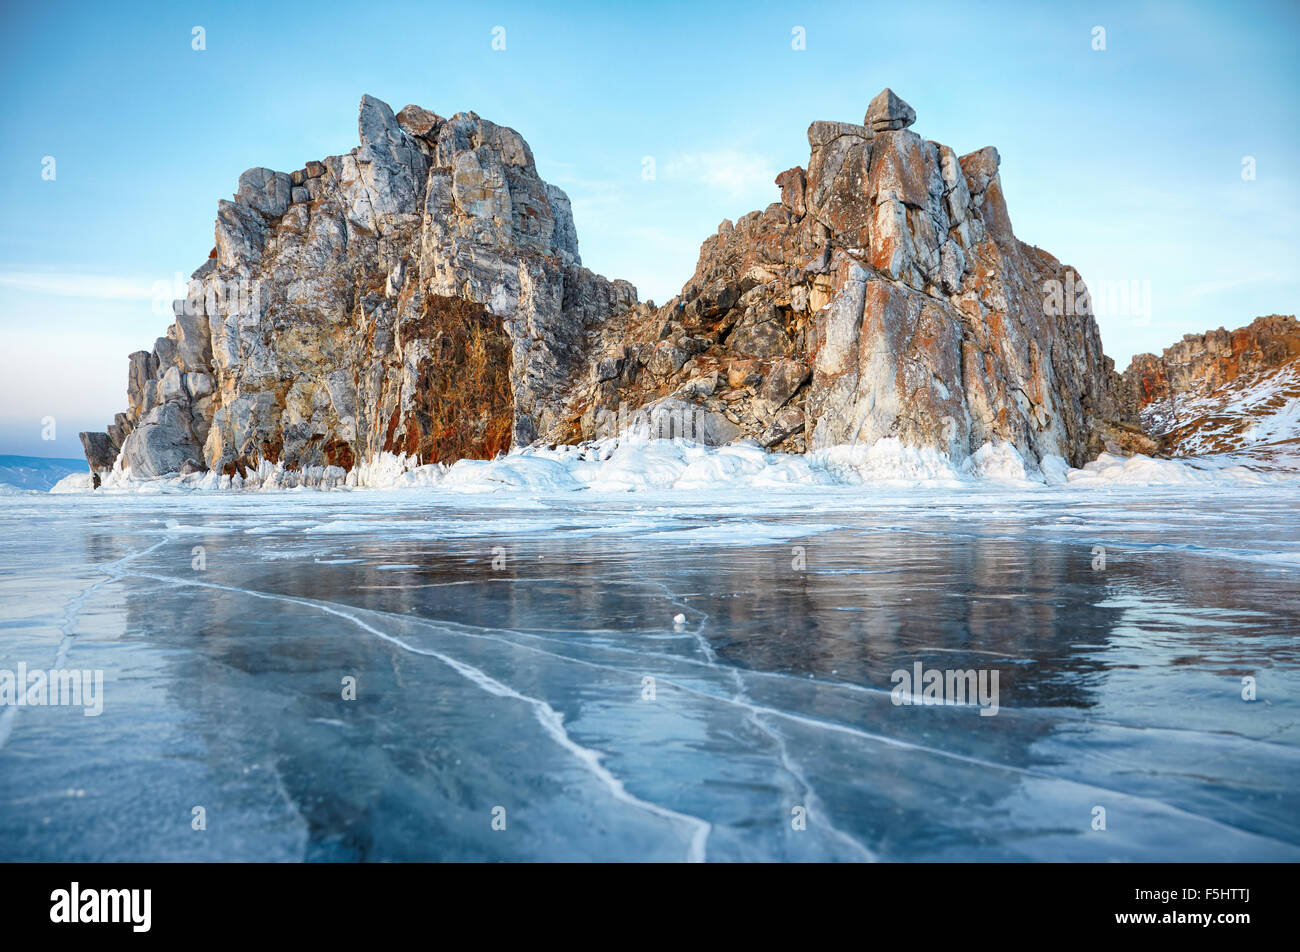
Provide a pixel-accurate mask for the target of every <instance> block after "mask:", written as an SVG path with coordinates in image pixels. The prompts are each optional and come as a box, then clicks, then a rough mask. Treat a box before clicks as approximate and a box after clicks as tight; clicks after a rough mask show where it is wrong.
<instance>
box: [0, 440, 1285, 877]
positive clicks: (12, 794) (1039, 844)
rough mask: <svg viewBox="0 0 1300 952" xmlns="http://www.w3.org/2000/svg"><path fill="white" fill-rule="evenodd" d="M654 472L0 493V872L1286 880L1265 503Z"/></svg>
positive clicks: (1276, 566)
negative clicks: (204, 869) (79, 863)
mask: <svg viewBox="0 0 1300 952" xmlns="http://www.w3.org/2000/svg"><path fill="white" fill-rule="evenodd" d="M661 444H664V445H657V446H656V445H643V446H628V447H609V446H606V447H603V448H598V449H597V450H596V451H594V452H593V451H592V450H591V449H590V448H589V449H588V450H586V451H583V452H579V451H574V450H555V451H542V452H533V453H528V454H515V455H514V456H512V457H508V458H506V459H505V460H498V461H496V462H492V463H478V464H473V465H461V464H458V466H456V467H450V468H447V469H445V470H437V469H436V468H433V469H435V470H436V471H437V472H438V478H436V479H432V478H430V479H429V482H430V485H428V486H426V487H425V488H419V487H416V488H413V489H412V488H408V489H402V490H370V491H364V492H361V491H353V492H303V491H299V490H295V491H278V492H257V493H201V492H193V491H185V490H183V489H178V488H177V487H175V486H172V487H163V489H164V490H165V491H160V492H156V493H154V494H140V493H128V492H123V491H119V492H116V493H112V492H110V493H103V492H98V493H94V494H75V493H74V494H62V495H34V494H26V495H16V496H11V497H8V498H7V499H6V501H5V506H4V507H3V510H0V522H2V528H3V534H2V535H0V606H2V607H3V612H2V613H0V617H2V618H3V622H4V636H3V638H2V639H0V651H2V652H3V658H0V669H10V670H12V669H15V668H16V666H17V665H18V664H19V663H26V664H27V665H29V666H30V667H33V668H36V667H44V668H48V667H51V666H52V665H54V664H55V663H56V662H58V663H59V664H61V665H64V666H66V667H68V668H74V669H98V670H102V671H103V672H104V685H105V687H104V711H103V714H102V715H101V716H99V717H85V716H84V715H83V714H82V712H81V710H80V709H75V708H71V707H24V708H15V707H9V708H6V709H5V710H4V711H3V712H0V858H4V859H72V860H79V859H91V860H94V859H117V860H129V859H141V860H156V859H161V860H168V859H196V860H220V859H272V860H274V859H287V860H296V859H312V860H322V859H369V860H403V859H620V860H671V861H676V860H690V859H701V858H703V859H706V860H738V859H740V860H743V859H777V860H825V859H837V860H851V861H859V860H870V859H883V860H938V859H942V860H959V859H966V860H979V859H995V860H996V859H1034V860H1060V859H1079V860H1111V859H1118V860H1162V859H1179V860H1193V859H1201V860H1230V859H1244V860H1266V859H1268V860H1296V859H1300V782H1298V781H1300V676H1298V674H1297V668H1298V666H1300V644H1298V643H1297V641H1296V632H1297V630H1298V628H1300V625H1298V624H1297V623H1298V622H1300V585H1297V579H1300V574H1298V573H1300V526H1298V525H1297V518H1296V512H1297V511H1300V488H1297V487H1295V486H1294V485H1293V484H1290V483H1287V482H1286V481H1280V480H1279V479H1277V478H1276V474H1267V473H1265V474H1257V475H1262V476H1263V477H1264V478H1265V479H1267V480H1269V481H1268V482H1267V483H1266V484H1264V485H1248V486H1243V485H1241V484H1240V483H1239V482H1238V481H1237V480H1236V479H1235V478H1231V479H1230V478H1227V477H1224V478H1219V477H1217V476H1215V475H1213V472H1212V470H1207V469H1200V470H1197V471H1198V472H1203V473H1205V472H1209V473H1211V476H1210V477H1209V481H1208V482H1198V481H1194V480H1193V481H1191V482H1187V483H1186V484H1180V483H1179V482H1177V481H1176V482H1175V483H1174V484H1173V485H1169V480H1168V479H1167V478H1165V485H1161V486H1155V487H1153V486H1151V485H1149V483H1150V482H1151V480H1152V476H1151V474H1149V473H1140V474H1137V475H1132V476H1126V475H1124V474H1120V475H1119V476H1117V477H1115V478H1107V477H1105V476H1103V475H1101V474H1103V473H1105V472H1106V471H1107V470H1108V469H1109V468H1110V467H1113V466H1128V465H1131V464H1128V463H1122V462H1119V461H1111V460H1103V461H1101V463H1100V464H1099V465H1098V466H1097V467H1095V468H1094V469H1091V470H1085V471H1084V472H1085V473H1089V474H1093V475H1086V476H1082V477H1080V476H1079V475H1078V474H1077V472H1075V473H1070V474H1068V475H1069V476H1073V477H1074V478H1073V479H1071V480H1070V481H1069V482H1068V483H1066V484H1062V485H1050V486H1049V485H1046V484H1045V483H1044V482H1041V481H1039V480H1042V479H1044V478H1048V479H1053V476H1055V479H1053V482H1054V483H1060V482H1061V477H1062V476H1063V475H1065V474H1064V473H1063V470H1062V468H1061V467H1059V466H1058V467H1056V468H1055V469H1052V470H1051V471H1050V472H1047V471H1048V470H1049V469H1051V468H1050V467H1047V466H1045V467H1044V468H1043V469H1044V471H1045V472H1046V477H1044V475H1043V474H1041V473H1040V474H1035V473H1031V472H1029V471H1028V470H1027V469H1026V470H1025V471H1024V475H1023V476H1022V475H1021V473H1020V471H1019V470H1017V468H1016V467H1015V466H1008V465H1007V464H1008V458H1007V457H1006V455H1005V454H1004V453H998V452H997V451H993V450H991V451H990V452H989V453H988V454H986V458H985V459H984V460H983V465H984V466H985V467H986V471H987V470H988V469H992V470H995V471H997V472H998V473H999V474H1000V476H999V477H998V479H989V478H987V477H976V476H974V475H972V474H971V473H961V472H955V471H952V470H951V469H949V471H947V472H944V470H943V469H942V467H941V466H939V465H938V463H936V462H935V461H934V460H928V461H927V460H926V459H924V458H921V457H907V454H903V453H899V452H897V450H896V449H895V448H889V447H885V448H883V449H881V450H878V451H876V453H875V455H871V454H868V453H861V452H859V453H857V455H854V453H851V452H847V451H845V452H843V453H841V454H840V455H839V456H838V457H837V456H836V454H829V453H828V454H825V455H824V456H822V457H814V458H810V459H806V460H803V459H788V460H787V459H782V458H778V459H776V460H773V459H772V458H771V457H770V455H768V454H762V453H761V452H760V451H752V452H751V451H750V450H749V449H747V448H745V447H738V448H730V449H729V450H728V451H725V452H723V451H707V452H706V451H703V449H702V448H693V447H690V446H681V445H673V444H671V443H667V441H661ZM633 451H634V452H633ZM602 452H604V453H607V454H608V458H606V459H604V460H601V459H598V458H596V457H597V456H599V455H600V453H602ZM891 455H893V456H895V457H897V459H896V462H898V463H899V464H900V465H901V464H903V463H905V464H906V465H907V466H910V467H914V469H913V470H912V476H913V477H914V478H912V481H911V482H910V483H909V482H908V481H907V480H906V479H903V478H899V477H898V470H897V469H894V470H892V471H891V470H889V469H888V466H889V465H890V464H887V463H884V462H882V460H886V459H888V458H889V457H890V456H891ZM905 457H907V458H905ZM610 464H612V466H611V465H610ZM1139 465H1140V464H1139ZM1192 468H1193V469H1194V470H1195V469H1196V467H1192ZM873 469H874V471H875V472H876V473H877V474H879V473H882V472H892V473H893V475H892V476H891V477H890V478H889V479H884V480H877V481H876V482H875V483H871V482H858V483H856V484H846V483H845V482H843V481H841V480H840V479H838V478H833V477H832V474H833V473H835V472H839V473H840V474H844V473H850V474H851V473H853V472H857V473H859V475H861V474H862V472H863V471H864V470H865V471H867V472H871V471H873ZM428 473H429V469H425V470H423V471H421V470H416V471H415V472H414V473H412V471H410V469H409V468H406V469H402V468H400V467H396V468H394V471H393V473H392V482H393V483H394V484H402V483H403V482H404V481H406V480H408V478H409V477H414V479H413V480H411V481H418V480H420V479H424V478H425V477H426V476H427V475H428ZM692 473H693V474H694V475H690V477H689V478H690V480H695V479H699V480H701V481H702V483H701V484H700V485H699V486H697V487H696V488H686V485H687V484H685V483H683V478H684V477H686V476H688V474H692ZM1138 476H1140V477H1141V478H1140V479H1139V478H1138ZM782 477H784V478H782ZM1035 477H1036V478H1035ZM1157 478H1162V477H1160V476H1159V474H1157ZM708 479H717V480H719V481H720V482H721V483H722V485H720V486H712V487H710V488H702V486H703V483H705V482H707V480H708ZM999 480H1001V481H999ZM575 485H576V487H577V488H576V489H575ZM630 486H635V488H636V491H635V492H628V491H627V489H628V488H629V487H630ZM1102 550H1104V552H1102V555H1103V557H1104V561H1102V562H1099V552H1101V551H1102ZM200 556H201V557H202V558H201V562H200V563H196V559H199V557H200ZM196 566H197V567H196ZM678 615H680V616H682V621H681V622H680V623H675V621H674V619H675V617H676V616H678ZM915 662H921V663H922V664H923V665H924V666H926V667H932V668H940V669H982V670H986V671H987V670H990V669H992V670H996V671H997V672H998V673H999V675H1000V700H999V711H998V713H997V715H996V716H991V717H986V716H980V713H979V709H978V706H976V705H971V704H964V705H950V706H898V705H895V704H894V703H893V698H892V696H891V688H892V683H891V674H892V672H894V671H896V670H898V669H906V668H910V666H911V665H913V664H914V663H915ZM348 677H352V678H355V679H356V699H355V700H344V699H343V696H342V685H343V679H344V678H348ZM1243 677H1251V678H1254V679H1255V684H1256V690H1257V692H1258V694H1257V700H1254V701H1247V700H1243V697H1242V691H1243V681H1242V679H1243ZM646 679H653V680H652V681H647V680H646ZM651 688H652V689H653V690H652V696H648V694H647V692H648V691H649V690H650V689H651ZM197 806H202V807H203V808H204V810H205V811H206V817H207V829H206V830H203V831H197V830H194V829H192V828H191V822H192V817H193V813H192V811H193V809H194V808H195V807H197ZM498 807H500V808H503V809H504V811H505V814H504V816H505V819H506V829H504V830H494V829H493V827H492V820H493V815H494V814H493V811H494V809H495V808H498ZM1097 807H1102V808H1104V809H1105V811H1106V817H1107V828H1106V829H1105V830H1104V831H1103V830H1094V829H1093V828H1092V824H1093V822H1094V815H1095V813H1094V811H1095V809H1096V808H1097ZM799 810H803V811H805V815H806V828H804V829H797V828H796V825H797V824H796V823H795V822H794V820H795V819H796V818H797V815H798V811H799Z"/></svg>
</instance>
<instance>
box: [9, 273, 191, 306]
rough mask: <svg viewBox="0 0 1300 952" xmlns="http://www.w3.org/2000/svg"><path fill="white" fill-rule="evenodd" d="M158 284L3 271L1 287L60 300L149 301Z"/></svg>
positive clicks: (131, 280)
mask: <svg viewBox="0 0 1300 952" xmlns="http://www.w3.org/2000/svg"><path fill="white" fill-rule="evenodd" d="M168 280H170V279H168ZM154 284H155V282H153V281H149V280H146V279H143V278H122V277H115V276H113V275H103V274H74V273H70V272H32V271H0V287H4V288H14V289H15V290H18V291H27V292H30V293H33V294H50V295H55V296H57V297H76V298H93V299H97V300H118V301H136V300H145V301H147V300H150V299H152V298H153V296H154V291H153V286H154Z"/></svg>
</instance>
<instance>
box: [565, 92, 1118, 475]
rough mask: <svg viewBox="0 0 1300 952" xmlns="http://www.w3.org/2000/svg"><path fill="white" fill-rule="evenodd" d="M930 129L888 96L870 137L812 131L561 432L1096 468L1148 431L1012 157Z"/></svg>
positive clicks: (605, 350) (873, 115)
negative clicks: (987, 453) (1003, 161)
mask: <svg viewBox="0 0 1300 952" xmlns="http://www.w3.org/2000/svg"><path fill="white" fill-rule="evenodd" d="M914 119H915V113H914V112H913V111H912V109H911V108H910V107H909V106H908V105H907V104H906V103H904V102H902V101H901V100H899V99H898V98H897V97H896V96H895V95H894V94H893V93H892V92H891V91H889V90H885V91H884V92H882V93H881V94H880V96H878V97H876V99H875V100H873V102H872V103H871V106H870V108H869V110H868V112H867V115H866V118H865V121H864V124H863V125H853V124H849V123H843V122H814V123H813V124H812V126H811V127H810V128H809V130H808V142H809V146H810V147H811V155H810V157H809V161H808V168H807V169H806V170H805V169H804V168H801V167H800V168H793V169H790V170H788V171H786V172H783V173H782V174H781V175H780V176H779V177H778V178H777V184H778V185H779V186H780V189H781V200H780V201H779V202H774V203H773V204H771V205H769V206H768V207H767V208H766V209H765V210H764V211H762V212H751V213H750V214H749V215H746V216H745V217H743V218H742V219H740V221H738V222H736V223H735V224H732V223H731V222H729V221H727V222H723V223H722V226H721V227H720V228H719V229H718V233H717V235H715V236H713V237H711V238H709V239H708V240H707V241H706V242H705V243H704V245H703V247H702V249H701V252H700V259H699V264H698V265H697V267H696V271H695V275H694V276H693V277H692V278H691V280H690V281H689V282H688V283H687V284H686V286H685V288H684V289H683V291H682V294H681V295H680V296H679V297H677V298H675V299H674V300H673V301H671V302H669V303H668V304H667V305H665V306H664V307H662V308H659V309H658V310H657V311H655V312H654V313H653V314H649V315H646V314H644V313H643V312H640V311H629V312H627V313H626V314H624V315H623V316H622V317H620V318H617V319H614V320H611V321H610V322H609V323H608V324H607V325H606V326H605V327H604V328H603V331H602V336H601V344H600V346H599V348H598V350H599V353H598V356H597V358H596V359H595V360H594V361H593V373H592V378H591V381H590V382H589V385H588V386H587V387H586V388H585V389H583V391H582V392H581V393H580V394H578V395H577V396H576V399H575V400H573V401H572V403H571V411H572V412H571V417H570V420H569V423H568V426H567V427H566V428H561V429H560V430H557V431H553V432H552V433H551V434H549V436H550V437H551V438H553V439H556V440H573V439H577V438H587V437H591V436H593V435H600V434H601V433H602V432H605V431H608V430H609V429H611V424H612V421H614V420H619V421H621V420H622V419H624V418H625V417H626V416H627V415H628V408H632V410H635V408H637V407H645V406H646V405H650V406H651V407H652V408H660V407H661V408H663V412H662V414H661V417H662V419H652V422H654V423H656V424H657V425H658V427H657V428H658V429H659V430H661V431H665V430H666V431H672V430H673V429H674V428H675V429H676V432H678V433H679V434H680V432H681V431H682V430H683V429H686V430H693V431H694V434H695V436H696V438H697V439H698V438H700V437H701V434H703V437H704V439H705V440H706V441H708V440H709V439H710V438H725V439H733V438H736V437H737V436H743V437H751V438H754V439H756V440H758V441H759V442H760V443H762V444H763V445H764V446H770V447H773V448H777V449H782V450H790V451H796V452H798V451H804V450H808V449H815V448H819V447H823V446H828V445H832V444H841V443H854V442H862V443H867V444H870V443H874V442H875V441H876V440H877V439H880V438H882V437H897V438H899V439H901V440H902V441H903V442H904V443H907V444H912V445H918V446H931V447H936V448H938V449H941V450H944V451H946V452H948V453H950V454H951V455H952V457H953V458H954V459H955V460H957V461H960V460H962V459H964V458H966V457H967V456H968V455H969V454H970V453H971V452H972V451H974V450H976V449H978V448H979V447H980V446H981V445H983V444H984V443H985V442H991V441H992V442H996V441H1007V442H1010V443H1012V444H1014V445H1015V446H1016V448H1017V449H1018V450H1019V451H1020V453H1021V454H1022V455H1023V456H1024V457H1026V458H1027V459H1028V460H1030V461H1031V462H1033V461H1036V460H1038V459H1041V458H1042V457H1043V456H1047V455H1059V456H1063V457H1065V458H1066V459H1068V460H1069V461H1071V462H1072V463H1074V464H1075V465H1080V464H1082V463H1083V462H1084V461H1085V460H1086V459H1087V458H1089V457H1090V456H1092V455H1095V454H1096V453H1097V452H1098V451H1099V450H1100V449H1101V448H1102V446H1103V442H1104V440H1105V439H1106V438H1107V437H1119V438H1123V437H1125V436H1134V435H1135V434H1134V431H1133V430H1132V426H1131V424H1132V423H1133V422H1134V421H1133V419H1132V417H1131V415H1126V414H1125V413H1124V412H1123V410H1122V408H1121V405H1120V403H1119V401H1118V400H1117V399H1116V398H1115V393H1116V387H1117V384H1118V377H1117V375H1116V374H1115V373H1114V368H1113V364H1112V362H1111V361H1110V360H1109V359H1108V358H1106V357H1105V356H1104V355H1103V353H1102V349H1101V341H1100V338H1099V336H1098V332H1097V326H1096V323H1095V321H1094V320H1093V318H1092V317H1091V316H1090V315H1089V314H1086V313H1084V314H1079V313H1077V311H1078V310H1079V308H1076V307H1074V306H1072V305H1074V303H1075V301H1074V300H1073V299H1072V300H1070V301H1069V305H1071V306H1066V302H1065V300H1064V297H1065V295H1066V294H1067V293H1068V294H1070V295H1071V297H1072V298H1073V296H1075V295H1078V296H1079V297H1080V299H1081V300H1083V299H1084V297H1083V296H1084V295H1086V291H1083V284H1082V281H1081V280H1080V279H1079V278H1078V276H1077V275H1074V274H1073V273H1072V272H1071V271H1070V269H1068V268H1067V267H1065V266H1063V265H1062V264H1061V263H1060V262H1058V261H1057V260H1056V259H1055V258H1053V257H1052V256H1051V255H1049V254H1047V253H1046V252H1044V251H1041V250H1040V249H1038V248H1034V247H1030V246H1029V245H1026V244H1024V243H1022V242H1020V241H1018V240H1017V239H1016V237H1015V235H1014V234H1013V233H1012V229H1011V222H1010V218H1009V216H1008V213H1007V208H1006V202H1005V200H1004V198H1003V195H1002V185H1001V180H1000V178H999V175H998V164H999V157H998V153H997V151H996V150H995V149H993V148H985V149H982V150H980V151H978V152H974V153H971V154H970V155H965V156H961V157H958V156H957V155H956V154H955V153H954V152H953V150H952V149H950V148H948V147H947V146H944V145H940V144H939V143H936V142H930V141H927V140H924V139H922V138H921V137H920V136H918V135H917V134H916V133H914V132H912V131H910V130H909V129H908V128H907V127H908V126H909V125H911V123H912V121H913V120H914ZM1067 289H1069V290H1067ZM1084 310H1086V308H1084ZM654 412H655V411H654V410H653V409H652V410H650V411H645V410H643V411H642V412H641V416H642V417H643V418H645V417H646V416H647V413H649V415H650V416H651V417H652V418H653V414H654ZM633 418H634V419H635V418H636V416H635V414H634V415H633ZM683 421H684V422H683Z"/></svg>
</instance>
